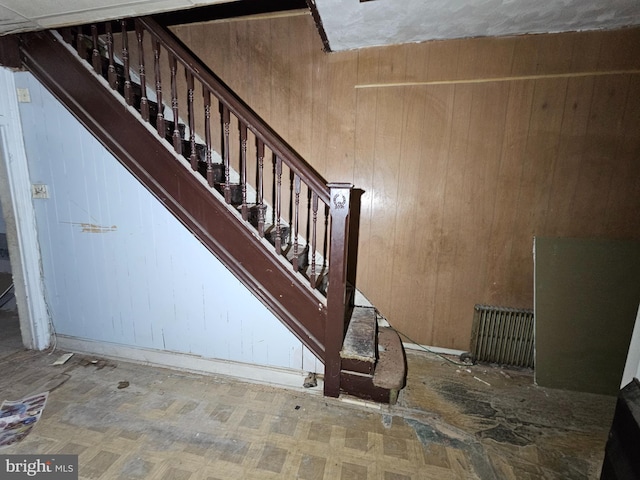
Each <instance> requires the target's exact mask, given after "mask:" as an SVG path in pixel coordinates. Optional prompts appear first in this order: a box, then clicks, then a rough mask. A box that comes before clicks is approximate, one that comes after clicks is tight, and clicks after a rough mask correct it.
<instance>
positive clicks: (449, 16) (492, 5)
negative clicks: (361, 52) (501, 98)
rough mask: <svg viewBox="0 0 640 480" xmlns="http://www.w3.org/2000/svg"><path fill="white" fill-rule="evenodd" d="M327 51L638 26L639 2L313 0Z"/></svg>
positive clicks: (616, 0)
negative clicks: (322, 29) (427, 41)
mask: <svg viewBox="0 0 640 480" xmlns="http://www.w3.org/2000/svg"><path fill="white" fill-rule="evenodd" d="M315 3H316V6H317V9H318V12H319V14H320V17H321V18H322V24H323V27H324V30H325V33H326V35H327V38H328V40H329V45H330V48H331V50H334V51H335V50H349V49H354V48H360V47H366V46H374V45H386V44H393V43H411V42H421V41H426V40H436V39H449V38H466V37H486V36H502V35H518V34H525V33H547V32H563V31H576V30H595V29H613V28H619V27H623V26H630V25H638V24H640V0H374V1H367V2H360V1H359V0H315Z"/></svg>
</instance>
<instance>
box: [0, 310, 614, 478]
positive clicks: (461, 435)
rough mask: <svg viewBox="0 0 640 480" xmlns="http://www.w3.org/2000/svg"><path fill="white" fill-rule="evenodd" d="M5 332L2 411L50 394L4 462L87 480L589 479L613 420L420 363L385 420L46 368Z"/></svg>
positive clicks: (249, 387) (600, 408)
mask: <svg viewBox="0 0 640 480" xmlns="http://www.w3.org/2000/svg"><path fill="white" fill-rule="evenodd" d="M0 321H2V322H3V323H2V324H0V400H7V399H8V400H14V399H19V398H21V397H22V396H25V395H27V394H29V393H39V392H40V391H42V390H50V392H51V393H50V395H49V400H48V402H47V405H46V408H45V411H44V413H43V415H42V418H41V419H40V421H39V422H38V423H37V424H36V427H35V428H34V430H33V431H32V432H31V434H30V435H29V436H28V437H27V438H26V439H25V440H23V441H22V442H21V443H20V444H17V445H13V446H10V447H8V448H5V449H3V450H2V451H1V453H29V454H33V453H47V454H53V453H67V454H78V455H79V463H80V469H79V470H80V478H85V479H112V478H113V479H154V480H155V479H167V480H183V479H184V480H187V479H189V480H196V479H206V480H214V479H219V480H231V479H243V480H244V479H270V478H274V479H289V478H291V479H296V478H299V479H327V480H335V479H344V480H358V479H381V480H405V479H434V480H447V479H482V480H485V479H491V480H493V479H496V480H502V479H517V480H523V479H563V480H567V479H591V478H594V479H595V478H598V477H599V472H600V465H601V462H602V459H603V456H604V445H605V441H606V438H607V433H608V430H609V426H610V423H611V419H612V416H613V409H614V406H615V399H614V398H612V397H604V396H597V395H590V394H578V393H572V392H563V391H558V390H549V389H544V388H538V387H536V386H534V385H533V378H532V375H531V373H530V372H523V371H517V370H506V369H500V368H496V367H491V366H472V367H460V366H456V365H453V364H451V363H449V362H447V361H445V360H443V359H441V358H439V357H437V356H434V355H431V354H427V353H416V352H408V355H407V356H408V363H409V378H408V386H407V387H406V389H405V390H404V391H403V392H402V394H401V396H400V400H399V403H398V405H396V406H394V407H392V408H390V409H387V408H385V409H382V410H376V409H373V408H370V407H367V406H362V405H354V404H350V403H345V402H343V401H338V400H334V399H325V398H323V397H321V396H319V395H311V394H308V393H304V392H298V391H291V390H284V389H280V388H274V387H270V386H264V385H256V384H250V383H243V382H240V381H236V380H231V379H228V378H224V377H215V376H201V375H196V374H192V373H185V372H179V371H172V370H167V369H162V368H154V367H149V366H141V365H136V364H131V363H127V362H121V361H114V360H105V359H99V358H92V357H87V356H81V355H75V356H74V357H72V358H71V360H69V361H68V362H67V363H66V364H64V365H62V366H52V365H51V363H52V362H53V361H54V360H55V359H56V358H57V357H58V356H59V355H60V354H61V353H62V352H55V353H54V354H52V355H48V354H47V353H37V352H29V351H24V350H22V349H21V348H19V347H17V348H16V346H15V342H14V343H11V342H9V341H8V340H7V337H8V336H10V335H9V332H11V331H12V328H11V327H10V326H9V325H8V324H9V323H10V322H8V321H7V318H5V316H0ZM13 331H15V327H13ZM7 345H8V346H7ZM121 382H128V386H126V387H125V388H118V387H123V386H124V385H126V384H124V383H121Z"/></svg>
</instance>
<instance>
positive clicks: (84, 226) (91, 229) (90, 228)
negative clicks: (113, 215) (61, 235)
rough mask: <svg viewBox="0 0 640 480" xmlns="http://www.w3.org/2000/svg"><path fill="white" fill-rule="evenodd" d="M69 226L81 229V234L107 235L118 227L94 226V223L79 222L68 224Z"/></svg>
mask: <svg viewBox="0 0 640 480" xmlns="http://www.w3.org/2000/svg"><path fill="white" fill-rule="evenodd" d="M69 223H70V224H71V225H76V226H78V227H80V228H81V232H82V233H107V232H115V231H116V230H118V227H117V226H115V225H111V226H110V227H103V226H102V225H96V224H94V223H81V222H69Z"/></svg>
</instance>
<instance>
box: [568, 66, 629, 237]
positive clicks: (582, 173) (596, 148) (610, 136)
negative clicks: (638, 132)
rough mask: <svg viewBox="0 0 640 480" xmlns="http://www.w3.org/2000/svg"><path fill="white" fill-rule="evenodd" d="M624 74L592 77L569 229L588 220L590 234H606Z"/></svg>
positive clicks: (626, 86) (625, 83)
mask: <svg viewBox="0 0 640 480" xmlns="http://www.w3.org/2000/svg"><path fill="white" fill-rule="evenodd" d="M629 78H630V77H629V76H628V75H613V76H608V77H599V78H596V79H595V82H594V88H593V96H592V101H591V108H590V112H589V122H588V124H587V131H586V133H585V148H584V151H583V152H582V162H581V164H580V169H579V171H578V172H576V173H575V174H574V175H576V176H577V182H576V190H575V194H574V196H573V198H572V199H571V206H572V212H573V213H572V219H571V224H572V226H573V230H579V229H580V228H581V227H582V226H583V225H586V224H588V223H589V222H592V227H591V232H592V235H594V236H597V237H600V236H605V235H606V233H607V232H606V219H607V216H608V215H607V207H608V197H609V194H610V192H611V191H612V190H614V189H615V188H616V185H614V184H613V183H612V178H613V173H614V171H615V170H616V169H617V164H618V156H617V150H618V149H617V144H618V142H619V139H620V138H621V137H622V129H623V125H622V118H623V117H622V116H621V114H622V115H623V114H624V110H625V103H626V102H627V93H628V90H629Z"/></svg>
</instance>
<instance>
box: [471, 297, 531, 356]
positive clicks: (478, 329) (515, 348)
mask: <svg viewBox="0 0 640 480" xmlns="http://www.w3.org/2000/svg"><path fill="white" fill-rule="evenodd" d="M533 331H534V329H533V310H527V309H517V308H509V307H494V306H490V305H476V306H475V308H474V315H473V329H472V331H471V355H472V356H473V358H474V359H475V360H476V361H480V362H489V363H498V364H500V365H511V366H514V367H529V368H533V352H534V335H533Z"/></svg>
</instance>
